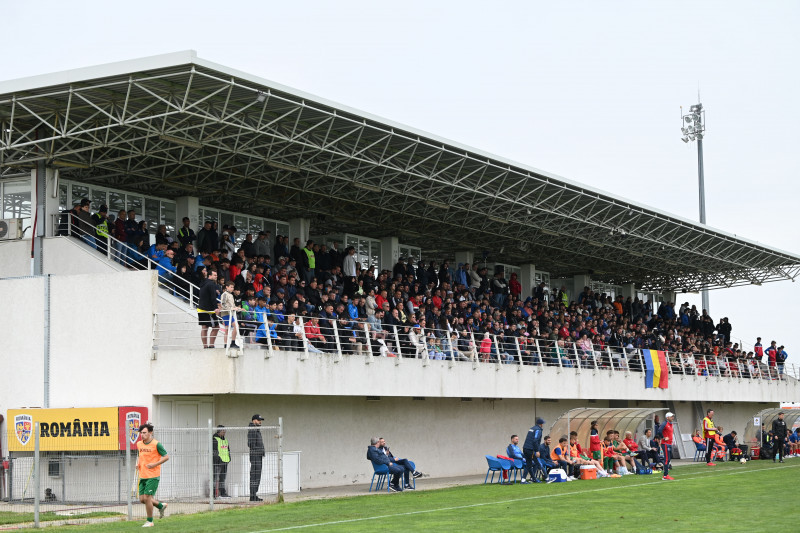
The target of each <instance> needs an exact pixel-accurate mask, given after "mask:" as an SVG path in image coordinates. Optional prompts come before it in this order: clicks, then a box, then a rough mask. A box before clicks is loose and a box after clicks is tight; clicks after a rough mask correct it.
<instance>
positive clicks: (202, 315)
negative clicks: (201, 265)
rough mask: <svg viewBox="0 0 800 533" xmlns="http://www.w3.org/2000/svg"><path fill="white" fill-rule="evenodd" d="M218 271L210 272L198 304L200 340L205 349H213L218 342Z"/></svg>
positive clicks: (212, 270) (201, 289)
mask: <svg viewBox="0 0 800 533" xmlns="http://www.w3.org/2000/svg"><path fill="white" fill-rule="evenodd" d="M218 307H219V305H218V303H217V271H216V270H214V269H211V270H209V271H208V277H207V278H206V279H205V281H203V283H202V284H201V285H200V295H199V298H198V302H197V319H198V322H199V323H200V339H201V340H202V341H203V348H213V347H214V343H215V342H216V341H217V332H218V331H219V329H218V328H219V321H218V319H217V315H216V312H217V308H218Z"/></svg>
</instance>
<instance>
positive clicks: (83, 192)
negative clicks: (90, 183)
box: [70, 183, 89, 207]
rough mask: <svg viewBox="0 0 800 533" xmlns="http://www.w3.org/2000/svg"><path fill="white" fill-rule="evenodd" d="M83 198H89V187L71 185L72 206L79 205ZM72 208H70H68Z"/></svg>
mask: <svg viewBox="0 0 800 533" xmlns="http://www.w3.org/2000/svg"><path fill="white" fill-rule="evenodd" d="M84 198H89V187H86V186H85V185H77V184H74V183H73V184H72V205H75V204H79V203H81V200H83V199H84ZM70 207H72V206H70Z"/></svg>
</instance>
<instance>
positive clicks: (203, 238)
mask: <svg viewBox="0 0 800 533" xmlns="http://www.w3.org/2000/svg"><path fill="white" fill-rule="evenodd" d="M218 248H219V235H218V234H217V232H216V231H214V229H213V228H212V224H211V221H210V220H206V221H205V223H204V224H203V229H201V230H200V231H199V232H198V233H197V253H201V252H205V253H207V254H210V253H212V252H214V251H215V250H217V249H218Z"/></svg>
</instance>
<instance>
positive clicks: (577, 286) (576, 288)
mask: <svg viewBox="0 0 800 533" xmlns="http://www.w3.org/2000/svg"><path fill="white" fill-rule="evenodd" d="M591 284H592V278H591V277H590V276H589V274H576V275H575V276H573V278H572V299H573V300H575V301H576V302H577V301H578V295H579V294H580V293H582V292H583V288H584V287H589V286H591Z"/></svg>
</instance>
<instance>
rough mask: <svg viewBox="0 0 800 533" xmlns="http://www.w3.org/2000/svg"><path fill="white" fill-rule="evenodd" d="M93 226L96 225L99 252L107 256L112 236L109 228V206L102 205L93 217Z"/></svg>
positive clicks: (96, 240)
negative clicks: (109, 238)
mask: <svg viewBox="0 0 800 533" xmlns="http://www.w3.org/2000/svg"><path fill="white" fill-rule="evenodd" d="M92 224H93V225H94V233H95V237H94V239H95V243H96V245H97V250H98V251H99V252H101V253H103V254H105V253H107V251H108V237H109V235H110V233H109V228H108V206H107V205H105V204H103V205H101V206H100V209H99V210H98V211H97V213H95V214H94V215H92Z"/></svg>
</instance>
